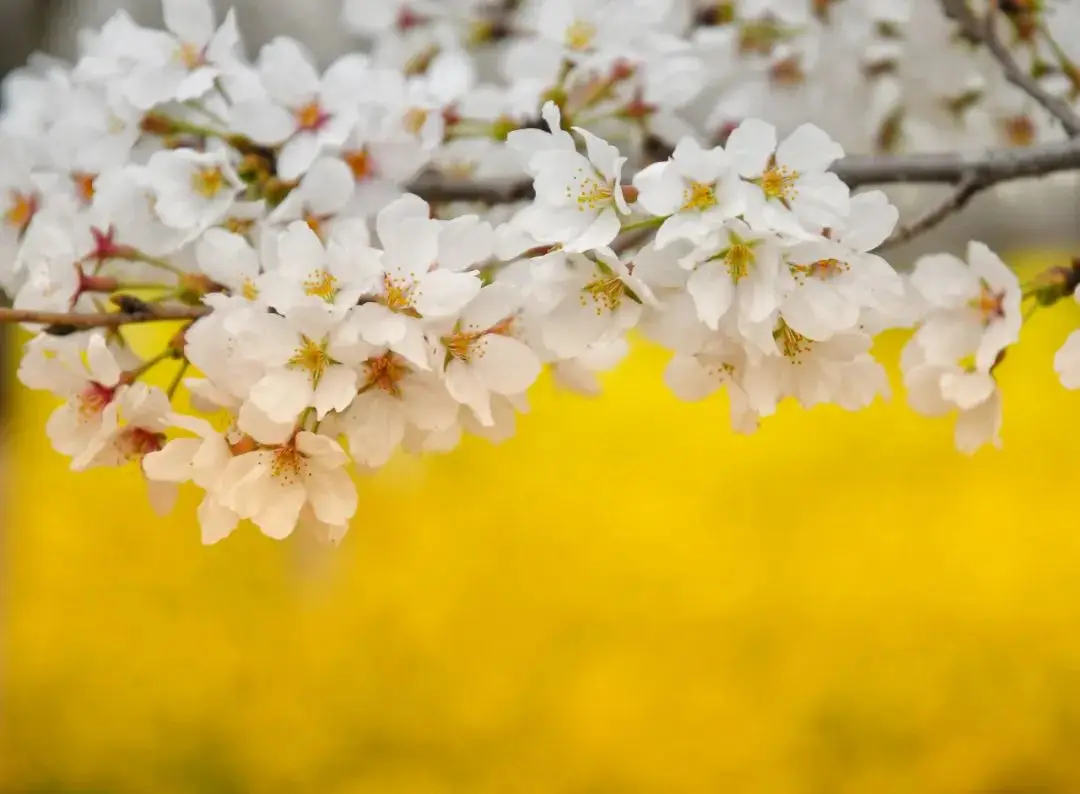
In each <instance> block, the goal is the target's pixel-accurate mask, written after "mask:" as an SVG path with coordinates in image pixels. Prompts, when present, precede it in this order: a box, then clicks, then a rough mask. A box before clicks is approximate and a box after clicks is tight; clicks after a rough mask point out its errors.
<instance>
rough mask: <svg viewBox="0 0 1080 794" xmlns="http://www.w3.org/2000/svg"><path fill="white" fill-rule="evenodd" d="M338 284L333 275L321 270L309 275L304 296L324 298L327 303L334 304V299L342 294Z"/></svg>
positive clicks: (305, 283)
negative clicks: (339, 293)
mask: <svg viewBox="0 0 1080 794" xmlns="http://www.w3.org/2000/svg"><path fill="white" fill-rule="evenodd" d="M337 283H338V282H337V279H336V278H335V277H334V274H333V273H330V272H329V271H327V270H323V269H322V268H319V269H318V270H315V271H314V272H312V273H310V274H309V275H308V278H307V280H306V281H305V282H304V294H305V295H311V296H313V297H316V298H322V299H323V300H324V301H326V302H327V303H333V302H334V298H336V297H337V295H338V292H340V290H339V289H338V285H337Z"/></svg>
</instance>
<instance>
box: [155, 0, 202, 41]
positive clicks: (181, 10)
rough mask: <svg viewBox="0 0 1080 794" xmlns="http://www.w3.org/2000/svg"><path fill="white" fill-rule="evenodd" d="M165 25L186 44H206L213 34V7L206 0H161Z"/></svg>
mask: <svg viewBox="0 0 1080 794" xmlns="http://www.w3.org/2000/svg"><path fill="white" fill-rule="evenodd" d="M161 10H162V12H163V14H164V17H165V27H167V28H168V29H169V30H170V31H172V32H173V33H175V34H176V36H177V38H179V39H180V40H181V41H183V42H184V43H186V44H189V45H193V46H196V47H199V48H200V49H201V48H202V47H204V46H206V44H207V43H209V41H210V37H211V36H213V35H214V7H213V6H212V5H211V4H210V2H209V1H208V0H161Z"/></svg>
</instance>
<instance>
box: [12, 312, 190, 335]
mask: <svg viewBox="0 0 1080 794" xmlns="http://www.w3.org/2000/svg"><path fill="white" fill-rule="evenodd" d="M209 313H210V307H209V306H155V307H153V308H152V309H150V310H148V311H140V312H95V313H81V312H44V311H36V310H35V309H7V308H3V307H0V324H6V323H36V324H40V325H47V326H50V327H52V328H57V329H62V330H63V331H64V332H71V331H83V330H87V329H90V328H119V327H120V326H122V325H133V324H136V323H154V322H164V321H167V320H197V319H199V318H200V317H205V316H206V315H208V314H209Z"/></svg>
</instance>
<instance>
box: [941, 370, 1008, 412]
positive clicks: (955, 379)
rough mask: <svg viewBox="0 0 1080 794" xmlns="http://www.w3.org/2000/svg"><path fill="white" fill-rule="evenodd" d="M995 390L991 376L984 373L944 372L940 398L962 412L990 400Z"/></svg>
mask: <svg viewBox="0 0 1080 794" xmlns="http://www.w3.org/2000/svg"><path fill="white" fill-rule="evenodd" d="M996 389H997V384H996V383H995V382H994V378H993V376H992V375H990V374H989V373H986V372H946V373H945V374H944V375H942V376H941V396H942V397H944V398H945V399H946V400H948V401H950V402H953V403H956V405H957V406H958V407H959V408H960V409H961V410H964V411H967V410H970V409H972V408H974V407H975V406H977V405H981V404H982V403H984V402H985V401H986V400H988V399H990V397H991V396H992V395H993V394H994V391H995V390H996Z"/></svg>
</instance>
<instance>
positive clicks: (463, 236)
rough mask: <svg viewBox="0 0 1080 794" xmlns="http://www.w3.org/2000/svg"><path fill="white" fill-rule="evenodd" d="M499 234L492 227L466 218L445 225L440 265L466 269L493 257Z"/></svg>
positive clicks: (475, 218) (440, 247) (454, 268)
mask: <svg viewBox="0 0 1080 794" xmlns="http://www.w3.org/2000/svg"><path fill="white" fill-rule="evenodd" d="M494 246H495V233H494V230H493V229H492V228H491V224H490V223H488V222H486V221H483V222H481V221H480V220H479V218H477V217H476V216H475V215H464V216H461V217H459V218H454V219H453V220H451V221H448V222H446V223H444V224H443V226H442V229H441V230H440V232H439V266H440V267H443V268H446V269H447V270H465V269H466V268H470V267H474V266H476V265H479V264H482V263H483V262H485V261H487V260H488V259H490V258H491V255H492V252H493V250H494Z"/></svg>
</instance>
